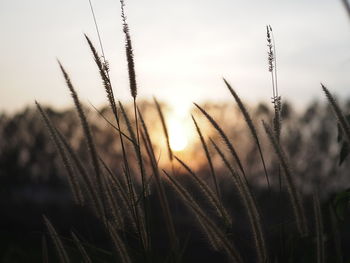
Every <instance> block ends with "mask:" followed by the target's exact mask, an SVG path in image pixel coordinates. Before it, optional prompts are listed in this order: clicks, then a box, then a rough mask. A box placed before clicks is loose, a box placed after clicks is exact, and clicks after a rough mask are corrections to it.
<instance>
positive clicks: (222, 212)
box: [174, 156, 232, 227]
mask: <svg viewBox="0 0 350 263" xmlns="http://www.w3.org/2000/svg"><path fill="white" fill-rule="evenodd" d="M174 158H175V159H176V160H177V161H178V162H179V163H180V164H181V166H182V167H183V168H185V170H186V171H187V172H188V173H189V174H190V175H191V176H192V178H193V179H194V180H195V181H196V183H197V184H198V185H199V187H200V189H201V190H202V192H203V194H204V196H205V197H206V199H208V201H209V203H210V204H211V205H212V207H213V208H214V209H215V211H216V212H217V214H218V215H219V217H221V218H222V219H223V221H224V222H225V224H226V225H227V226H228V227H230V226H231V223H232V222H231V221H232V220H231V218H230V216H229V214H228V212H227V211H226V209H225V208H224V206H223V205H222V204H221V203H220V201H219V199H218V197H217V196H216V195H215V193H214V192H213V191H212V190H211V189H210V187H209V186H208V185H207V183H206V182H205V181H204V180H203V179H201V178H200V177H199V176H198V175H197V174H196V173H195V172H194V171H192V169H191V168H190V167H189V166H188V165H187V164H186V163H185V162H184V161H182V160H181V159H179V158H178V157H176V156H174Z"/></svg>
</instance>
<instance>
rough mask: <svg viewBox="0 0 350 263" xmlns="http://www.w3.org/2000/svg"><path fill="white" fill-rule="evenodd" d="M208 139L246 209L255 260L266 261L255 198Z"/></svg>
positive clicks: (263, 235)
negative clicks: (226, 169) (228, 173)
mask: <svg viewBox="0 0 350 263" xmlns="http://www.w3.org/2000/svg"><path fill="white" fill-rule="evenodd" d="M210 141H211V143H212V144H213V146H214V148H215V150H216V151H217V153H218V154H219V156H220V158H221V160H222V161H223V163H224V164H225V166H226V167H227V168H228V170H229V171H230V175H231V178H232V179H233V183H234V185H235V187H236V189H237V190H238V193H239V196H240V197H241V198H242V201H243V205H244V207H245V209H246V210H247V215H248V219H249V223H250V225H251V230H252V234H253V238H254V243H255V249H256V255H257V260H258V262H261V263H262V262H266V260H267V259H268V252H267V248H266V241H265V240H266V237H265V234H264V231H263V226H262V222H261V216H260V213H259V209H258V207H257V204H256V200H255V198H254V196H253V194H252V192H251V189H250V188H249V185H248V184H247V182H246V181H245V180H242V178H241V177H240V176H239V174H238V173H237V172H236V171H235V169H234V168H233V167H232V165H231V164H230V162H229V161H228V160H227V158H226V156H225V155H224V153H223V152H222V151H221V149H220V148H219V147H218V146H217V144H216V143H215V142H214V141H213V140H212V139H210Z"/></svg>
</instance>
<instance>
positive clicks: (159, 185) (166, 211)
mask: <svg viewBox="0 0 350 263" xmlns="http://www.w3.org/2000/svg"><path fill="white" fill-rule="evenodd" d="M138 115H139V116H140V122H141V127H142V130H141V136H142V138H143V141H144V144H145V147H146V151H147V154H148V158H149V160H150V163H151V167H152V171H153V174H154V178H155V182H156V190H157V194H158V198H159V202H160V205H161V208H162V211H163V215H164V219H165V224H166V227H167V231H168V235H169V240H170V244H171V250H172V252H173V253H175V255H176V253H177V252H178V251H179V243H178V238H177V235H176V231H175V225H174V221H173V217H172V215H171V212H170V207H169V203H168V199H167V197H166V194H165V190H164V186H163V182H162V178H161V176H160V174H159V168H158V162H157V159H156V157H155V155H154V150H153V145H152V141H151V138H150V136H149V132H148V128H147V126H146V123H145V121H144V119H143V117H142V114H141V112H140V111H139V110H138Z"/></svg>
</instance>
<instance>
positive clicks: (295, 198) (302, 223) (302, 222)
mask: <svg viewBox="0 0 350 263" xmlns="http://www.w3.org/2000/svg"><path fill="white" fill-rule="evenodd" d="M263 125H264V128H265V131H266V134H267V135H268V138H269V140H270V142H271V144H272V146H273V149H274V151H275V153H276V155H277V157H278V159H279V161H280V164H281V167H282V169H283V173H282V174H283V175H284V177H285V181H286V184H287V189H288V193H289V197H290V200H291V203H292V207H293V212H294V216H295V219H296V223H297V228H298V231H299V233H300V235H301V236H306V235H307V234H308V232H309V231H308V227H307V221H306V216H305V211H304V207H303V205H302V201H301V198H300V196H299V193H298V191H297V189H296V186H295V184H294V180H293V174H292V171H291V169H290V166H289V163H288V161H287V157H286V156H285V153H284V152H283V150H282V148H281V146H280V144H279V143H278V139H277V137H276V134H275V133H274V132H273V131H272V130H271V128H270V127H269V126H268V125H267V124H266V123H265V122H264V121H263Z"/></svg>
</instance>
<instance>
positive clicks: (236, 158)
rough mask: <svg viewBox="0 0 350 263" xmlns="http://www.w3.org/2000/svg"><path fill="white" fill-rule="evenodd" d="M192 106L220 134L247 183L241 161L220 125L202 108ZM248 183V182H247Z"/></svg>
mask: <svg viewBox="0 0 350 263" xmlns="http://www.w3.org/2000/svg"><path fill="white" fill-rule="evenodd" d="M194 105H195V106H196V107H197V108H198V109H199V110H200V111H201V112H202V113H203V115H204V116H205V117H206V118H207V120H208V121H209V122H210V123H211V125H212V126H213V127H214V128H215V129H216V130H217V132H218V133H219V134H220V136H221V138H222V139H223V141H224V143H225V145H226V146H227V148H228V149H229V151H230V153H231V154H232V156H233V158H234V159H235V161H236V163H237V164H238V166H239V169H240V171H241V172H242V175H243V177H244V179H245V180H246V181H247V178H246V175H245V172H244V169H243V165H242V163H241V160H240V158H239V156H238V154H237V152H236V150H235V148H234V147H233V144H232V143H231V141H230V140H229V138H228V137H227V135H226V134H225V132H224V131H223V129H222V128H221V127H220V125H219V124H218V123H217V122H216V121H215V120H214V119H213V117H212V116H210V114H209V113H208V112H206V111H205V110H204V109H203V108H201V107H200V106H199V105H198V104H196V103H194ZM247 182H248V181H247Z"/></svg>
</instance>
